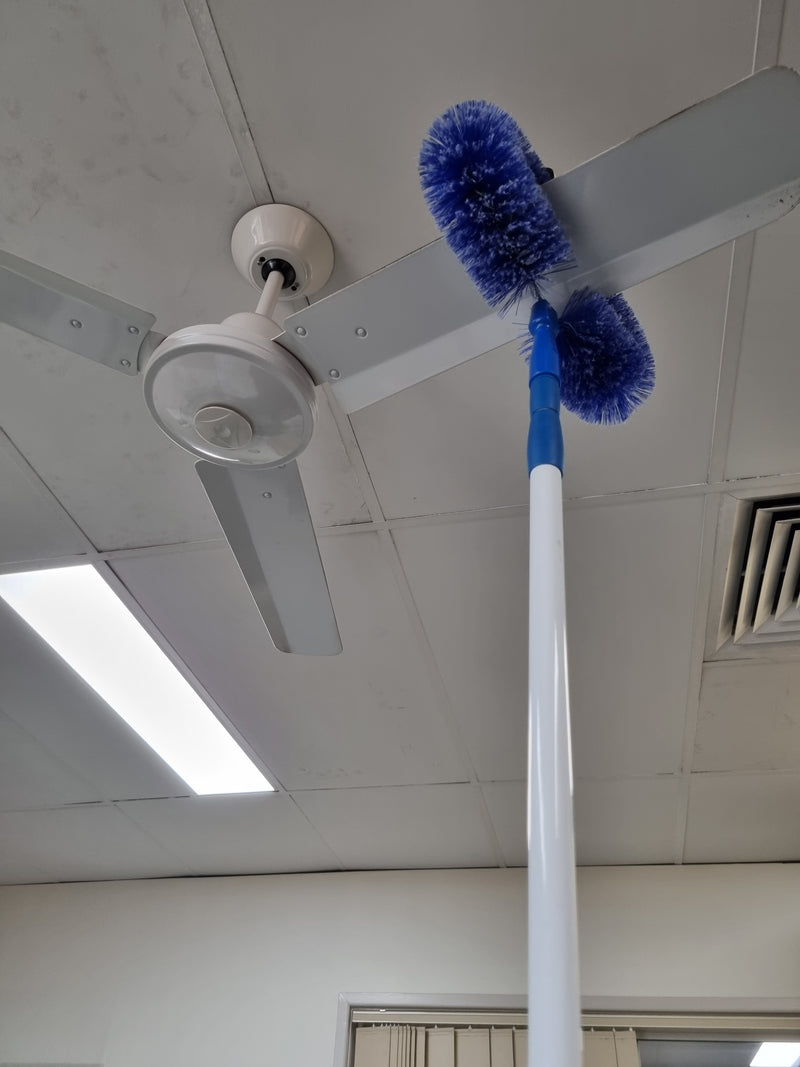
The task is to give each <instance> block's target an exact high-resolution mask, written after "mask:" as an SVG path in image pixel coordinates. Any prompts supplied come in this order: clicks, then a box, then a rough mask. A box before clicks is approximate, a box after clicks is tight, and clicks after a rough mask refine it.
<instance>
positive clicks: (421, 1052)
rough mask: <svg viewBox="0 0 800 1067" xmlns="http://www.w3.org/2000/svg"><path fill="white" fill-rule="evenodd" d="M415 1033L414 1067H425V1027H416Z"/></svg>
mask: <svg viewBox="0 0 800 1067" xmlns="http://www.w3.org/2000/svg"><path fill="white" fill-rule="evenodd" d="M414 1029H415V1030H416V1031H417V1054H416V1061H415V1063H414V1067H425V1027H424V1026H416V1027H414Z"/></svg>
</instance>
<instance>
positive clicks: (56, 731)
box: [0, 602, 189, 800]
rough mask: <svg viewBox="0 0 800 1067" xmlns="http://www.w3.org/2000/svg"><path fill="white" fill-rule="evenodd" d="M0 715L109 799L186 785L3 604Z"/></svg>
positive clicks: (179, 790) (166, 792) (177, 792)
mask: <svg viewBox="0 0 800 1067" xmlns="http://www.w3.org/2000/svg"><path fill="white" fill-rule="evenodd" d="M0 708H2V710H3V712H4V713H5V715H7V716H8V718H10V719H12V720H13V721H14V722H15V723H16V724H17V725H18V726H20V727H22V729H23V730H25V731H26V733H28V734H30V735H31V736H32V737H34V738H35V739H36V740H37V741H39V742H40V743H41V744H42V745H43V746H44V747H45V748H46V749H47V750H48V751H50V752H52V753H53V754H54V755H55V756H57V757H58V759H59V761H60V762H62V763H63V764H65V765H66V766H67V767H68V768H69V769H71V770H72V771H73V772H74V773H75V774H76V775H78V776H79V777H80V778H81V779H82V780H83V781H85V782H88V783H90V784H91V786H93V787H94V788H95V789H96V790H97V791H99V793H100V795H101V796H102V797H103V798H105V799H107V800H115V799H119V798H123V799H124V798H128V797H163V796H181V795H185V794H187V793H188V792H189V789H188V787H187V785H186V783H185V782H183V781H182V780H181V779H180V778H178V776H177V775H176V774H174V773H173V771H171V770H170V769H169V767H168V766H167V765H166V763H164V761H163V760H162V759H160V757H158V756H156V754H155V753H154V752H153V750H152V749H151V748H149V746H148V745H146V744H145V743H144V741H142V740H141V738H140V737H138V735H137V734H135V733H134V731H133V730H132V729H131V728H130V727H129V726H127V725H126V724H125V723H124V722H123V721H122V719H120V718H119V716H118V715H116V714H115V713H114V712H112V711H111V710H110V708H109V707H108V705H107V704H106V703H105V702H104V701H102V700H101V699H100V697H99V696H98V695H97V694H96V693H95V692H94V690H93V689H90V688H89V686H88V685H86V684H85V683H84V682H83V681H82V680H81V679H80V678H79V676H78V675H77V674H75V672H74V671H73V670H72V669H71V668H70V667H68V666H67V665H66V664H65V663H64V661H63V660H62V659H61V658H60V657H59V656H57V655H56V654H55V653H54V652H53V651H52V649H50V647H49V646H48V645H46V644H45V642H44V641H43V640H42V639H41V638H40V637H38V635H37V634H35V633H34V631H33V630H31V629H30V627H29V626H27V625H26V624H25V623H23V622H21V620H20V619H19V617H18V616H17V615H16V614H15V613H14V612H13V611H12V610H11V609H10V608H9V607H8V606H7V605H6V604H5V603H4V602H0Z"/></svg>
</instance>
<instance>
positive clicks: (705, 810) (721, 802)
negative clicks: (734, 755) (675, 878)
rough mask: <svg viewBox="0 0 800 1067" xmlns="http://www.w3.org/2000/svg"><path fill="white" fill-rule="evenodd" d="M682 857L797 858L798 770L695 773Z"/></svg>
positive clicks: (690, 859)
mask: <svg viewBox="0 0 800 1067" xmlns="http://www.w3.org/2000/svg"><path fill="white" fill-rule="evenodd" d="M684 860H685V861H686V862H687V863H778V862H781V861H786V860H792V861H796V860H800V774H726V775H715V774H693V775H692V778H691V785H690V791H689V816H688V822H687V827H686V849H685V853H684Z"/></svg>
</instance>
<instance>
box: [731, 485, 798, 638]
mask: <svg viewBox="0 0 800 1067" xmlns="http://www.w3.org/2000/svg"><path fill="white" fill-rule="evenodd" d="M792 641H794V642H800V496H791V497H786V496H784V497H773V498H770V499H767V500H738V501H737V502H736V511H735V516H734V520H733V531H732V538H731V542H730V554H729V557H728V563H727V567H726V570H725V585H724V592H723V595H722V611H721V613H720V621H719V631H718V635H717V642H716V647H717V649H720V648H722V647H723V646H724V645H726V644H733V645H734V646H738V647H742V646H754V645H768V644H771V645H774V644H776V643H786V642H792Z"/></svg>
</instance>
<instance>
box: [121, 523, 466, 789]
mask: <svg viewBox="0 0 800 1067" xmlns="http://www.w3.org/2000/svg"><path fill="white" fill-rule="evenodd" d="M320 551H321V554H322V560H323V564H324V565H325V569H326V572H327V576H328V580H329V584H330V588H331V595H332V600H333V604H334V608H335V610H336V613H337V616H338V620H339V626H340V630H341V634H342V643H343V645H344V652H343V653H342V654H341V655H339V656H332V657H328V656H320V657H307V656H287V655H285V654H284V653H280V652H276V651H275V649H274V648H273V647H272V644H271V642H270V639H269V635H268V634H267V631H266V629H265V627H264V624H263V622H262V621H261V618H260V616H259V615H258V613H257V611H256V609H255V606H254V605H253V602H252V600H251V597H250V594H249V591H248V590H247V587H246V586H245V585H244V582H243V580H242V578H241V576H240V575H239V572H238V569H237V567H236V564H235V561H234V559H233V556H232V555H231V553H230V552H229V551H228V550H227V548H223V547H220V548H208V549H196V550H194V551H187V552H175V553H170V554H169V555H163V556H147V557H140V558H135V559H133V558H132V559H125V560H119V561H117V562H116V563H115V570H116V571H117V572H118V574H119V575H120V576H121V578H122V580H123V581H124V583H125V584H126V586H127V587H128V588H129V589H130V590H131V591H132V592H133V594H134V596H135V597H136V598H137V600H138V601H139V603H140V604H142V606H143V608H144V610H145V612H146V613H147V614H148V615H149V616H150V618H151V619H153V621H154V622H155V624H156V625H157V626H158V627H159V629H160V630H161V632H162V633H163V634H164V635H165V636H166V638H167V640H168V641H169V642H170V644H171V645H172V646H173V647H174V648H175V649H176V651H177V652H178V654H179V655H180V656H181V658H182V659H183V660H184V662H185V663H186V664H187V665H188V667H189V668H190V669H191V670H193V671H194V673H195V674H196V676H197V677H198V679H199V680H200V682H201V683H202V684H204V685H205V686H206V688H207V689H208V691H209V692H210V693H211V695H212V697H213V698H214V699H215V700H216V701H217V703H218V704H219V706H220V707H221V708H222V709H223V711H224V712H225V714H226V715H227V716H228V718H229V719H230V720H231V721H232V722H233V724H234V726H235V727H236V728H237V729H238V730H239V731H240V732H241V734H242V735H243V736H244V737H245V738H246V740H247V741H248V742H249V744H251V745H252V747H253V749H254V750H255V752H256V753H258V755H259V756H260V757H261V758H262V759H263V760H264V762H265V764H266V766H267V767H268V768H269V769H270V776H271V778H272V779H273V780H274V781H278V782H280V783H281V784H282V785H283V786H284V787H285V788H287V789H292V790H294V789H302V788H313V787H317V786H352V785H379V784H381V785H401V784H410V783H414V782H448V781H464V780H465V779H466V778H467V777H468V775H467V772H466V771H465V770H464V769H463V768H462V767H461V765H460V762H459V759H458V757H457V754H456V750H455V747H454V744H453V742H452V741H451V739H450V736H449V734H448V733H447V730H446V727H445V725H444V718H443V716H442V715H441V713H440V711H439V708H438V705H437V696H436V692H435V689H434V685H433V683H432V681H431V680H430V678H429V675H428V669H427V667H426V664H425V661H424V659H423V657H422V654H421V652H420V649H419V646H418V644H417V638H416V637H415V636H414V634H413V632H412V630H411V627H410V625H409V621H408V616H407V613H406V611H405V608H404V605H403V602H402V599H401V596H400V592H399V590H398V586H397V583H396V580H395V578H394V575H393V573H392V570H391V566H390V561H389V559H387V557H386V556H385V555H384V554H383V551H382V549H381V546H380V541H379V536H378V535H377V534H375V533H367V532H364V533H350V534H345V535H333V536H327V537H321V538H320Z"/></svg>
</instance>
